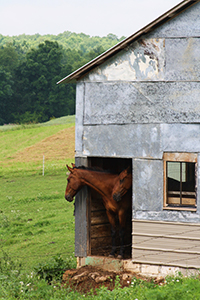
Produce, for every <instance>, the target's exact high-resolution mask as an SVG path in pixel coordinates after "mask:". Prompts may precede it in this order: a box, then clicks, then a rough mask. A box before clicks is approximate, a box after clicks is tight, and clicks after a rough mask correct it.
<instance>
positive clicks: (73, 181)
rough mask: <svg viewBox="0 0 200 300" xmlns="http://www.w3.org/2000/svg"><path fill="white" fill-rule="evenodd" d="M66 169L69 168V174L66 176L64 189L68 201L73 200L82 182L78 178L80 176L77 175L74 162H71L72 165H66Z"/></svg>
mask: <svg viewBox="0 0 200 300" xmlns="http://www.w3.org/2000/svg"><path fill="white" fill-rule="evenodd" d="M66 166H67V169H68V170H69V172H70V174H69V176H68V178H67V187H66V190H65V199H66V200H67V201H69V202H72V201H73V198H74V196H75V195H76V194H77V192H78V191H79V190H80V189H81V187H82V182H81V180H80V177H79V176H78V172H77V169H76V167H75V165H74V164H72V167H73V168H71V167H69V166H68V165H66Z"/></svg>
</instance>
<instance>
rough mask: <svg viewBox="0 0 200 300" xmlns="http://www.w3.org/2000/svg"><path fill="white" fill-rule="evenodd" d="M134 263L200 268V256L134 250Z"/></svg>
mask: <svg viewBox="0 0 200 300" xmlns="http://www.w3.org/2000/svg"><path fill="white" fill-rule="evenodd" d="M132 253H133V261H134V262H138V263H148V264H159V265H170V266H177V267H178V266H179V267H185V268H189V267H191V268H198V269H199V268H200V256H199V255H195V254H194V255H193V254H183V255H180V253H170V252H168V253H167V254H166V253H165V252H162V251H148V250H142V251H140V250H139V249H133V252H132Z"/></svg>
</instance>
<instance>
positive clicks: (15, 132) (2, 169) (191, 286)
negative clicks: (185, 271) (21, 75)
mask: <svg viewBox="0 0 200 300" xmlns="http://www.w3.org/2000/svg"><path fill="white" fill-rule="evenodd" d="M74 121H75V118H74V116H69V117H63V118H60V119H56V120H52V121H50V122H47V123H44V124H37V125H27V126H18V125H7V126H0V245H1V248H0V299H5V300H14V299H19V300H24V299H27V300H29V299H35V300H41V299H43V300H50V299H51V300H53V299H55V300H58V299H59V300H62V299H63V300H64V299H69V300H71V299H86V298H87V299H88V300H89V299H93V298H94V297H95V298H96V299H99V300H100V299H107V300H108V299H110V300H112V299H123V300H129V299H135V300H136V299H137V300H161V299H162V300H179V299H182V300H184V299H185V300H188V299H191V300H192V299H193V300H194V299H196V300H198V299H200V280H199V276H198V275H197V276H194V277H189V278H186V277H184V276H182V275H181V274H177V276H172V277H168V278H166V280H165V282H164V284H160V285H158V284H157V285H155V283H154V281H151V282H150V281H145V280H141V279H133V280H132V282H131V284H130V286H129V287H125V288H124V289H122V288H121V287H120V284H119V283H118V284H117V285H115V289H114V290H113V291H110V290H108V289H106V288H105V287H104V286H102V287H101V288H100V289H99V290H96V291H95V295H94V291H91V292H90V293H89V294H87V295H85V294H80V293H78V292H77V291H76V289H75V290H71V289H70V288H69V287H68V286H65V287H63V286H62V285H61V283H60V279H58V277H54V279H53V280H52V281H51V284H49V283H50V282H49V281H47V280H45V279H47V277H44V275H45V274H53V275H54V276H55V275H57V274H56V273H57V272H58V271H60V274H58V276H61V277H62V274H63V270H64V269H65V268H72V267H75V265H76V260H75V257H74V225H75V224H74V216H73V210H74V206H73V203H69V202H67V201H66V200H65V199H64V191H65V187H66V171H67V169H66V166H65V165H66V163H71V162H74V149H75V145H74V130H75V129H74V127H75V126H74ZM43 157H44V158H45V160H44V176H43ZM58 266H59V268H58ZM61 266H62V267H61ZM40 270H41V271H42V272H39V271H40ZM44 270H46V271H45V272H46V273H45V274H44ZM40 275H43V277H41V276H40ZM61 277H59V278H61Z"/></svg>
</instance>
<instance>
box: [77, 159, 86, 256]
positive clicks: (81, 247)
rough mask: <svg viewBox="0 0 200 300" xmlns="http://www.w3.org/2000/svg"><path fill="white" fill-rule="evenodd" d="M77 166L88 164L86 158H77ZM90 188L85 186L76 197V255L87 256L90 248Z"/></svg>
mask: <svg viewBox="0 0 200 300" xmlns="http://www.w3.org/2000/svg"><path fill="white" fill-rule="evenodd" d="M75 162H76V166H81V165H84V166H87V159H86V158H81V157H80V158H76V159H75ZM87 202H88V189H87V187H86V186H84V187H83V188H82V189H81V190H80V191H79V192H78V194H77V195H76V197H75V256H78V257H85V256H87V250H88V240H89V239H88V224H87V219H88V215H87V214H88V211H87V208H88V205H87Z"/></svg>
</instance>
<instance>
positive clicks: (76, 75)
mask: <svg viewBox="0 0 200 300" xmlns="http://www.w3.org/2000/svg"><path fill="white" fill-rule="evenodd" d="M199 1H200V0H184V1H182V2H181V3H179V4H178V5H176V6H175V7H173V8H172V9H170V10H169V11H167V12H166V13H164V14H163V15H161V16H160V17H158V18H157V19H155V20H154V21H152V22H151V23H149V24H148V25H146V26H145V27H143V28H142V29H140V30H139V31H137V32H136V33H134V34H132V35H131V36H129V37H128V38H126V39H124V40H123V41H121V42H119V43H118V44H117V45H115V46H113V47H112V48H110V49H108V50H107V51H105V52H104V53H102V54H101V55H99V56H97V57H96V58H94V59H93V60H91V61H90V62H88V63H87V64H85V65H84V66H82V67H81V68H79V69H77V70H76V71H74V72H73V73H71V74H69V75H68V76H66V77H65V78H63V79H61V80H60V81H58V82H57V84H60V83H68V82H76V81H77V80H78V79H80V78H81V77H83V76H85V75H86V74H87V73H88V72H90V71H91V70H92V69H94V68H95V67H97V66H98V65H101V64H102V63H103V62H105V61H106V60H108V59H109V58H110V57H111V56H113V55H114V54H117V53H118V52H119V51H121V50H122V49H124V48H125V47H127V46H128V45H129V44H131V43H133V42H134V41H135V40H137V39H139V38H140V37H141V36H142V35H144V34H147V33H149V32H151V31H152V30H154V29H156V28H157V27H159V26H160V25H162V24H163V23H166V22H168V21H169V20H171V19H173V18H174V17H175V16H177V15H178V14H180V13H181V12H183V11H184V10H185V9H187V8H188V7H190V6H192V5H194V4H195V3H197V2H199Z"/></svg>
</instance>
